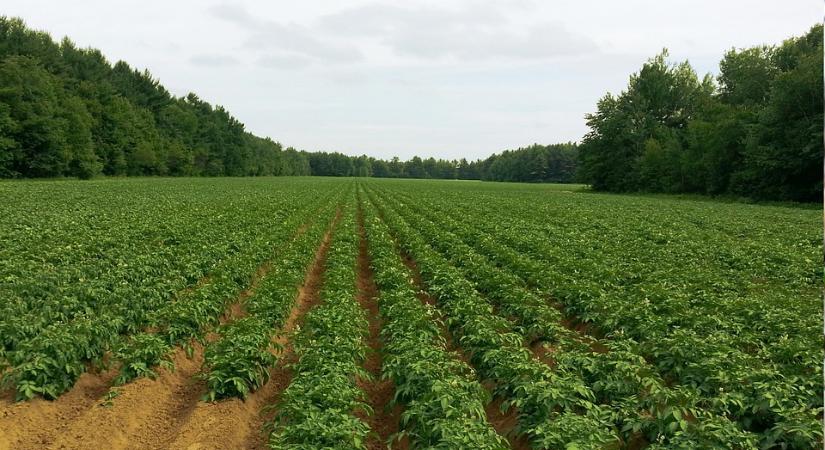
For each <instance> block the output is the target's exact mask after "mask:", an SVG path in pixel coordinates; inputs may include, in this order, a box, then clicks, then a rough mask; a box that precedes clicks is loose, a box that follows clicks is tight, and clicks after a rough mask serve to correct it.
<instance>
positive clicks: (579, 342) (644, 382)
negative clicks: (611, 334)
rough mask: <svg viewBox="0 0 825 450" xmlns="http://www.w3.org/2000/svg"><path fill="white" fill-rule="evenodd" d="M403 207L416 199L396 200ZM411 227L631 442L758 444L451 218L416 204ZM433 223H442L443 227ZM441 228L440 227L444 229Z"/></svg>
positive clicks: (408, 217)
mask: <svg viewBox="0 0 825 450" xmlns="http://www.w3.org/2000/svg"><path fill="white" fill-rule="evenodd" d="M394 200H395V201H396V202H404V203H407V202H409V199H408V198H406V197H398V196H397V197H396V198H395V199H394ZM400 211H401V215H402V216H403V218H404V220H405V221H407V223H408V224H409V225H411V226H412V227H414V228H415V229H417V230H420V231H421V233H422V234H423V235H424V236H425V237H426V238H427V240H428V242H430V243H432V245H433V247H434V248H436V249H437V250H438V251H440V252H441V253H442V254H444V255H445V256H446V257H447V258H448V259H449V260H450V261H451V262H452V263H453V264H454V265H455V266H456V267H458V268H459V269H460V270H461V271H462V274H463V275H464V276H465V278H467V279H468V280H470V281H471V282H473V283H474V284H475V287H476V289H478V290H479V292H480V293H482V294H484V295H485V296H486V297H487V298H488V299H490V300H492V301H493V302H494V304H495V306H496V307H497V308H498V311H499V312H501V313H504V314H506V315H507V316H508V317H512V318H513V319H514V320H515V321H516V323H517V324H518V325H519V326H520V328H519V329H517V332H519V334H521V335H522V336H523V337H524V338H525V340H526V341H527V342H528V343H529V344H530V345H531V346H536V345H548V346H549V347H548V348H549V352H548V354H549V356H550V357H551V365H552V367H553V369H554V370H555V371H557V372H559V373H564V374H566V375H568V376H570V377H571V378H574V379H577V380H581V382H582V383H583V384H584V385H586V386H587V387H588V388H589V389H590V390H591V391H592V393H593V395H594V396H595V399H596V400H595V402H596V403H599V404H604V405H606V406H608V407H609V408H610V410H612V411H614V420H615V422H616V425H617V427H618V428H619V429H620V430H621V431H622V432H623V438H624V439H625V442H636V441H638V438H639V437H640V436H641V437H643V438H644V439H645V440H646V441H648V442H655V443H659V444H660V445H666V446H697V445H698V446H714V445H724V444H731V443H736V445H737V446H738V447H740V448H742V447H747V446H753V445H754V440H755V439H754V437H753V436H749V435H748V433H745V432H742V431H741V430H739V429H738V428H737V427H736V426H735V424H733V423H731V422H730V421H728V420H727V419H725V418H724V417H718V416H716V415H715V414H713V413H710V412H709V411H706V410H704V409H702V405H701V403H700V402H699V401H698V399H697V398H696V396H695V394H693V393H692V392H691V391H690V390H686V389H682V388H678V387H677V388H670V387H667V386H666V382H665V381H664V380H663V379H662V378H661V377H659V376H658V374H657V373H656V371H655V370H654V368H652V367H651V366H650V365H649V364H648V363H647V361H646V360H645V359H644V358H643V357H641V356H640V355H638V354H637V353H636V352H635V349H634V348H633V346H632V345H630V344H629V343H628V342H627V341H614V340H604V339H596V338H593V337H592V336H589V335H585V334H582V333H580V332H576V331H573V330H570V329H568V328H566V327H565V326H564V324H563V322H562V321H563V319H564V318H563V317H562V314H561V312H560V311H559V310H558V309H556V308H555V307H554V306H553V305H552V304H551V303H550V302H549V301H547V300H545V299H544V298H542V297H541V296H539V295H537V293H535V292H534V291H533V290H530V289H528V288H527V286H526V285H525V283H524V282H523V280H521V279H520V278H518V277H517V276H515V275H513V274H512V273H510V272H508V271H506V270H503V269H501V268H499V267H497V266H495V265H494V264H493V263H492V262H490V261H489V260H488V259H487V258H486V257H485V256H483V255H481V254H479V253H477V252H476V251H475V250H474V249H473V248H472V247H470V246H469V245H467V244H466V243H464V242H463V241H462V240H461V239H459V238H458V237H457V236H456V235H455V234H453V233H452V232H450V231H448V230H447V229H443V228H441V227H440V226H445V225H447V224H450V225H453V226H452V227H449V226H448V227H446V228H453V229H454V228H455V224H453V223H451V222H452V219H450V218H449V217H444V216H443V215H437V214H434V213H432V212H431V211H428V210H426V209H425V208H421V207H420V206H419V205H415V204H413V205H412V206H411V207H409V208H404V209H401V210H400ZM433 221H436V222H438V225H437V224H436V223H434V222H433ZM439 225H440V226H439Z"/></svg>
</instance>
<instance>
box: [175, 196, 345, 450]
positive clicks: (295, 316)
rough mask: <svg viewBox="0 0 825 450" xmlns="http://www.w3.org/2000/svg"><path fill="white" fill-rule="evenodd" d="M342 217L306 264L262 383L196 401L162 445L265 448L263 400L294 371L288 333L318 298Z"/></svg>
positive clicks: (272, 399) (188, 449)
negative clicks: (235, 394)
mask: <svg viewBox="0 0 825 450" xmlns="http://www.w3.org/2000/svg"><path fill="white" fill-rule="evenodd" d="M339 218H340V212H339V213H338V214H337V215H336V219H335V221H334V223H333V225H332V226H331V227H330V230H328V231H327V233H326V235H325V236H324V239H323V241H322V242H321V245H320V246H319V247H318V250H317V251H316V253H315V260H314V261H313V263H312V264H311V265H310V268H309V269H308V271H307V275H306V277H305V279H304V284H303V285H302V286H301V287H300V288H299V290H298V297H297V299H296V302H295V306H293V308H292V310H291V311H290V314H289V317H288V318H287V320H286V323H285V324H284V327H283V328H282V330H281V332H280V333H279V334H278V336H277V337H276V338H275V339H274V341H275V344H276V345H277V346H278V347H279V348H283V350H282V351H280V352H275V354H276V355H277V356H279V359H278V363H277V364H276V366H275V367H274V368H273V369H272V370H271V371H270V379H269V381H268V382H267V383H266V384H264V385H263V386H262V387H261V388H260V389H258V390H257V391H255V392H253V393H252V394H250V395H249V396H248V397H247V399H246V401H242V400H240V399H237V398H233V399H228V400H223V401H219V402H214V403H204V402H201V403H198V404H197V405H196V406H195V408H194V410H193V411H192V413H191V414H190V415H189V416H188V417H187V418H186V420H185V421H184V422H183V423H181V424H180V426H178V427H177V429H176V430H175V433H174V434H171V435H169V436H168V438H167V439H166V441H165V442H163V445H162V446H161V448H171V449H185V450H201V449H229V448H243V449H263V448H265V447H266V441H267V440H266V437H265V436H264V435H263V433H262V430H263V426H264V423H265V422H266V421H267V420H269V419H270V418H271V416H272V414H273V413H272V412H271V411H270V412H269V413H262V412H261V410H262V409H263V407H264V406H266V405H270V404H273V403H276V402H277V399H278V397H279V395H280V393H281V392H283V390H284V389H286V387H287V386H289V382H290V380H291V379H292V373H291V371H290V370H289V368H288V366H289V363H290V362H292V361H293V360H294V358H295V356H294V354H293V349H292V345H291V343H290V340H289V336H290V335H291V333H292V332H293V330H294V329H295V327H296V326H297V325H298V324H299V323H300V322H301V321H302V320H303V317H304V315H305V314H306V313H307V312H308V311H309V310H310V309H311V308H313V307H314V306H315V305H317V304H318V302H319V296H318V294H319V291H320V288H321V282H322V279H323V273H324V267H325V264H326V258H327V251H328V250H329V244H330V240H331V236H332V229H333V228H334V227H335V225H336V224H337V222H338V220H339Z"/></svg>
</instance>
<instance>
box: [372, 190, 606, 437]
mask: <svg viewBox="0 0 825 450" xmlns="http://www.w3.org/2000/svg"><path fill="white" fill-rule="evenodd" d="M370 198H371V200H372V201H373V202H374V203H375V204H376V206H377V207H378V209H379V211H381V213H382V215H383V218H384V219H385V220H386V222H387V224H388V226H389V227H390V229H391V230H392V232H393V233H394V234H395V236H396V237H397V239H398V241H399V244H400V245H401V246H402V247H403V248H404V250H405V251H406V252H408V253H409V254H410V256H412V257H413V258H414V259H415V260H416V261H417V263H418V267H419V268H420V270H421V275H422V277H423V279H424V282H425V283H426V286H427V288H428V290H429V292H430V293H432V294H433V295H434V296H435V297H436V298H437V299H438V301H439V303H440V305H441V306H442V307H443V310H444V311H445V313H446V316H447V324H448V326H449V328H450V330H451V331H452V332H453V334H454V335H456V336H459V341H460V344H461V346H462V347H463V348H464V349H465V350H466V351H467V352H468V353H469V354H470V360H471V362H472V363H473V365H474V366H475V368H476V370H477V371H478V373H479V375H480V376H481V377H483V378H484V379H487V380H490V381H492V382H493V383H494V384H495V389H494V394H495V395H498V396H501V397H502V398H504V399H506V401H505V402H504V403H503V408H510V407H515V408H516V409H517V411H518V422H519V423H518V426H517V429H516V432H517V433H518V434H520V435H525V436H527V438H528V439H529V441H530V443H531V445H532V446H533V447H535V448H555V447H560V446H564V445H568V444H573V445H576V446H578V447H586V448H599V447H601V446H604V445H608V444H611V443H616V442H618V440H619V437H618V435H617V433H616V430H615V427H614V426H613V425H612V421H611V419H610V416H611V414H610V411H609V410H607V409H605V408H602V407H600V406H598V405H596V404H594V403H593V400H595V398H594V397H593V394H592V392H590V390H589V389H587V387H586V386H584V385H583V384H582V383H581V382H580V380H576V379H574V378H571V377H569V376H566V375H565V374H560V373H556V372H554V371H553V370H552V369H551V368H550V367H548V366H547V365H546V364H544V363H542V362H540V361H538V360H537V359H535V358H534V357H533V355H532V354H531V353H530V351H529V350H528V349H526V348H525V347H524V345H523V339H522V337H521V336H520V335H518V334H517V333H514V332H513V331H512V329H513V325H512V324H511V323H510V322H509V321H508V320H506V319H504V318H502V317H500V316H498V315H497V314H495V312H494V310H493V307H492V306H491V305H490V303H489V302H487V301H486V300H485V299H484V298H483V297H481V296H480V295H479V294H478V293H477V292H476V291H475V289H474V287H473V285H472V283H470V282H469V281H467V280H466V279H465V278H464V277H463V276H462V275H461V272H460V271H459V270H458V269H456V268H455V267H453V266H452V265H451V264H450V263H449V262H448V261H447V260H446V259H445V258H444V257H443V256H441V255H440V254H439V253H438V252H436V251H434V250H432V249H431V248H430V247H429V246H428V245H427V243H426V241H425V240H424V239H423V238H422V237H421V236H420V235H419V234H418V233H417V232H416V231H414V230H413V229H412V228H411V227H409V226H408V225H407V224H406V223H405V222H403V221H402V220H401V219H400V218H399V217H398V215H397V213H396V212H395V211H393V210H392V208H390V207H388V206H387V205H386V204H385V203H384V202H383V201H382V200H381V199H380V198H379V197H377V196H375V195H370Z"/></svg>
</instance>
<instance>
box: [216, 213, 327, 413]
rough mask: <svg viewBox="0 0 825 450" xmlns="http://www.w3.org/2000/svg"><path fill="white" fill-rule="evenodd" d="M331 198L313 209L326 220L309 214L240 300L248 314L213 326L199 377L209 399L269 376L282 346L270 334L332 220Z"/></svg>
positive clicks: (248, 388) (238, 392) (240, 392)
mask: <svg viewBox="0 0 825 450" xmlns="http://www.w3.org/2000/svg"><path fill="white" fill-rule="evenodd" d="M336 204H337V202H335V201H333V202H330V203H329V204H328V205H327V206H326V207H324V208H322V209H321V210H320V211H317V212H315V213H314V214H313V215H316V216H317V217H321V218H323V217H329V219H328V220H314V221H313V222H312V224H311V225H310V226H308V227H307V229H306V230H305V231H304V232H303V233H301V234H299V235H298V236H295V237H294V238H293V240H292V241H291V242H289V243H287V244H286V245H285V246H284V247H283V248H281V249H280V250H279V252H278V255H277V258H274V259H273V260H272V263H271V269H270V270H269V271H268V272H267V273H266V275H265V276H264V278H263V280H261V282H260V285H259V286H258V287H257V289H256V290H255V291H254V292H253V293H252V295H251V296H250V297H248V298H247V299H246V301H245V304H244V305H243V306H244V307H245V309H246V312H247V313H248V315H247V316H246V317H243V318H239V319H237V320H234V321H231V322H229V323H227V324H225V325H222V326H220V327H218V329H217V330H216V331H217V333H218V335H219V336H220V337H219V338H218V339H217V340H215V341H213V342H209V343H207V345H206V349H205V352H204V377H205V379H206V382H207V389H208V392H207V398H208V399H209V400H215V399H217V398H225V397H232V396H234V397H240V398H246V396H247V395H248V394H249V393H250V392H252V391H255V390H256V389H258V388H259V387H261V386H262V385H263V384H264V383H266V381H267V380H268V379H269V370H270V368H271V367H272V366H273V365H274V364H275V362H276V360H277V359H276V357H275V353H276V352H281V351H283V349H282V348H276V347H275V345H274V338H275V337H276V335H277V334H278V333H279V330H281V329H282V328H283V326H284V325H285V323H286V319H287V317H288V316H289V313H290V311H291V310H292V308H293V307H295V301H296V298H297V296H298V287H299V286H300V284H301V282H302V281H303V280H304V278H305V275H306V272H307V267H309V266H310V264H311V263H312V262H313V260H314V257H315V255H316V249H317V248H318V245H319V243H320V242H321V241H322V239H323V236H324V232H325V231H326V230H327V229H328V228H329V227H330V226H331V224H332V221H333V219H334V217H335V214H334V209H335V206H336Z"/></svg>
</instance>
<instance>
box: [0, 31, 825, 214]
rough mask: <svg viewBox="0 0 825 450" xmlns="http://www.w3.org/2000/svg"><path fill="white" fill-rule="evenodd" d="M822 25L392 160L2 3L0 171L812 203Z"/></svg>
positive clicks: (643, 74) (817, 186) (817, 175)
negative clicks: (36, 22) (441, 152)
mask: <svg viewBox="0 0 825 450" xmlns="http://www.w3.org/2000/svg"><path fill="white" fill-rule="evenodd" d="M822 52H823V45H822V26H821V25H817V26H814V27H813V28H812V29H811V30H810V31H809V32H808V33H807V34H806V35H805V36H803V37H800V38H793V39H789V40H787V41H785V42H784V43H782V44H781V45H779V46H760V47H754V48H748V49H739V50H730V51H729V52H728V53H726V54H725V56H724V58H723V59H722V61H721V63H720V74H719V75H718V77H717V78H716V80H714V79H713V78H711V77H710V76H705V77H704V78H702V79H700V78H699V77H698V76H697V74H696V72H695V71H694V70H693V68H692V67H691V66H690V65H689V64H688V63H687V62H683V63H680V64H671V63H669V62H668V61H667V60H666V58H667V52H666V51H664V52H662V53H661V54H660V55H658V56H656V57H654V58H652V59H651V60H649V61H648V62H647V63H646V64H644V65H643V67H642V69H641V70H640V71H639V72H638V73H636V74H633V75H632V76H631V77H630V83H629V85H628V87H627V90H625V91H623V92H621V93H620V94H618V95H615V96H614V95H611V94H607V95H606V96H605V97H603V98H602V99H601V100H600V101H599V102H598V104H597V112H595V113H594V114H590V115H588V116H587V124H588V126H589V127H590V132H588V133H587V135H585V137H584V139H583V140H582V142H581V144H579V145H577V144H575V143H564V144H552V145H546V146H545V145H539V144H534V145H532V146H529V147H526V148H519V149H517V150H508V151H504V152H503V153H500V154H495V155H492V156H490V157H489V158H487V159H484V160H476V161H467V160H466V159H460V160H443V159H435V158H427V159H422V158H420V157H413V158H412V159H410V160H408V161H400V160H399V159H398V158H393V159H391V160H389V161H385V160H380V159H376V158H371V157H367V156H348V155H344V154H341V153H327V152H307V151H299V150H296V149H294V148H291V147H289V148H286V149H284V148H283V147H282V146H281V144H280V143H278V142H275V141H272V140H271V139H269V138H261V137H257V136H254V135H252V134H251V133H249V132H247V131H246V130H245V129H244V125H243V124H242V123H241V122H239V121H238V120H237V119H235V118H234V117H232V115H231V114H230V113H229V112H228V111H227V110H226V109H224V108H223V107H221V106H213V105H210V104H209V103H207V102H206V101H203V100H201V99H200V98H198V96H197V95H195V94H192V93H190V94H188V95H186V96H184V97H175V96H173V95H171V94H170V93H169V92H168V91H167V90H166V89H165V88H164V87H163V86H162V85H161V84H160V83H159V82H158V81H157V80H155V79H154V78H153V77H152V76H151V74H150V73H149V72H148V71H140V70H137V69H134V68H132V67H130V66H129V65H128V64H127V63H125V62H123V61H119V62H117V63H115V64H114V65H112V64H110V63H109V62H108V61H107V60H106V58H105V57H104V56H103V55H102V54H101V52H100V51H99V50H96V49H91V48H89V49H79V48H77V47H76V46H75V45H74V44H73V43H72V42H71V41H70V40H69V39H67V38H64V39H63V40H62V41H61V42H60V43H57V42H55V41H54V40H52V38H51V37H50V36H49V35H48V34H47V33H45V32H40V31H34V30H30V29H28V28H27V27H26V25H25V24H24V23H23V21H22V20H20V19H15V18H6V17H2V16H0V177H2V178H22V177H59V176H75V177H80V178H90V177H93V176H96V175H101V174H102V175H109V176H123V175H129V176H139V175H168V176H259V175H325V176H362V177H367V176H372V177H404V178H441V179H480V180H494V181H521V182H561V183H565V182H572V181H581V182H586V183H589V184H591V185H592V187H593V188H594V189H596V190H605V191H616V192H628V191H651V192H692V193H702V194H711V195H738V196H745V197H751V198H756V199H770V200H798V201H810V200H821V196H822V161H823V81H822V78H823V72H822V66H823V58H822Z"/></svg>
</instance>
